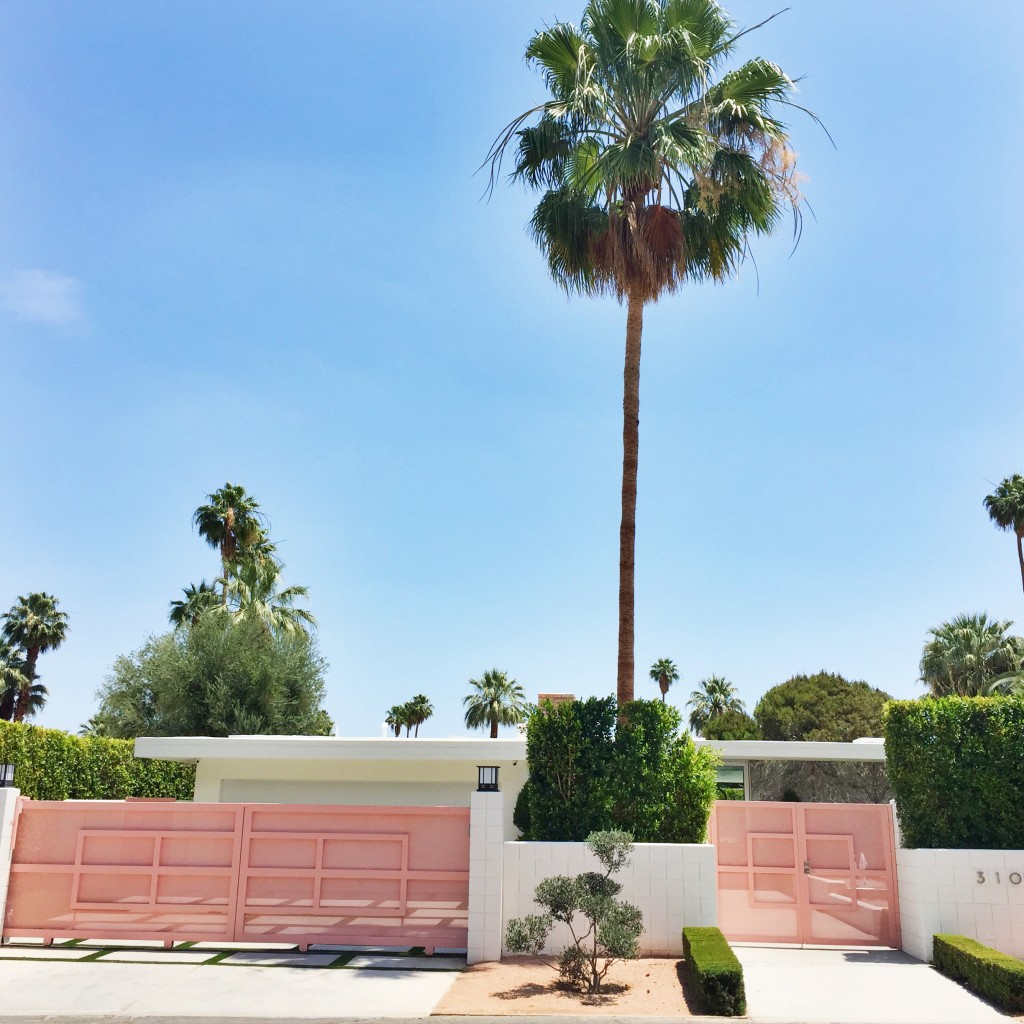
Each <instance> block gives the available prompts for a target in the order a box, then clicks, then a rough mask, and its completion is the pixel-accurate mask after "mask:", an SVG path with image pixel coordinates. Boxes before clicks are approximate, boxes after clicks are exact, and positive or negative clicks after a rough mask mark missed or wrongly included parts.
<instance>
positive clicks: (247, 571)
mask: <svg viewBox="0 0 1024 1024" xmlns="http://www.w3.org/2000/svg"><path fill="white" fill-rule="evenodd" d="M282 569H283V566H282V565H281V564H280V563H279V562H275V561H274V560H273V559H266V560H264V561H260V562H250V561H243V562H240V563H238V565H237V566H236V568H235V572H234V574H233V575H232V577H231V578H230V579H219V580H217V583H218V584H223V585H224V586H225V587H226V589H227V594H228V606H229V608H230V610H231V614H232V615H233V616H234V617H235V618H236V619H255V620H256V621H257V622H259V623H260V624H261V625H262V626H263V628H264V629H265V630H266V631H267V632H268V633H275V634H276V633H294V632H297V631H300V630H301V631H302V632H308V631H309V629H310V628H313V629H315V628H316V624H317V623H316V617H315V616H314V615H313V613H312V612H310V611H308V610H307V609H305V608H296V607H295V602H296V601H297V600H298V599H299V598H307V597H309V588H308V587H285V588H284V589H283V590H279V589H278V586H279V584H280V582H281V570H282Z"/></svg>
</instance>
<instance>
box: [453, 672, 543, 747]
mask: <svg viewBox="0 0 1024 1024" xmlns="http://www.w3.org/2000/svg"><path fill="white" fill-rule="evenodd" d="M469 685H470V686H472V687H473V691H472V692H471V693H469V694H468V695H467V696H465V697H463V699H462V703H463V705H464V707H465V709H466V716H465V718H466V728H467V729H486V728H490V730H491V739H492V740H494V739H497V738H498V726H499V725H519V724H520V723H521V722H523V721H525V720H526V716H527V713H528V705H527V703H526V693H525V692H524V691H523V688H522V687H521V686H520V685H519V684H518V683H517V682H516V681H515V680H514V679H509V677H508V673H507V672H502V671H500V670H499V669H496V668H492V669H491V670H490V671H488V672H485V673H484V674H483V675H482V676H481V677H480V678H479V679H470V681H469Z"/></svg>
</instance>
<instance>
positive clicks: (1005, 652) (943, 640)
mask: <svg viewBox="0 0 1024 1024" xmlns="http://www.w3.org/2000/svg"><path fill="white" fill-rule="evenodd" d="M1012 625H1013V623H1012V622H1011V621H1010V620H1009V619H1005V620H999V619H989V617H988V615H987V614H985V613H984V612H982V613H981V614H980V615H957V616H956V617H955V618H953V619H950V621H949V622H944V623H943V624H942V625H941V626H939V627H937V628H936V629H931V630H929V631H928V633H929V636H930V637H931V639H930V640H929V641H928V642H927V643H926V644H925V645H924V651H923V652H922V655H921V682H923V683H924V684H925V686H927V687H928V690H929V692H930V694H931V696H933V697H946V696H949V695H950V694H956V695H958V696H961V697H979V696H983V695H984V694H987V693H989V692H990V690H991V689H992V687H993V685H995V684H998V683H1001V682H1004V681H1008V680H1012V679H1014V678H1015V677H1019V675H1020V673H1021V669H1022V666H1024V638H1022V637H1019V636H1007V631H1008V630H1009V629H1010V627H1011V626H1012Z"/></svg>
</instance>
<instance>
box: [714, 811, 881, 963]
mask: <svg viewBox="0 0 1024 1024" xmlns="http://www.w3.org/2000/svg"><path fill="white" fill-rule="evenodd" d="M711 834H712V842H713V843H714V844H715V847H716V850H717V855H718V906H719V925H720V927H721V928H722V931H723V932H724V933H725V935H726V937H727V938H729V939H732V940H734V941H737V942H789V943H802V944H805V945H858V946H860V945H864V946H898V945H899V941H900V936H899V902H898V900H897V898H896V881H895V879H896V870H895V867H896V866H895V851H894V838H893V828H892V809H891V808H890V807H889V805H888V804H800V803H768V802H761V801H720V802H718V803H717V804H716V805H715V811H714V815H713V816H712V824H711Z"/></svg>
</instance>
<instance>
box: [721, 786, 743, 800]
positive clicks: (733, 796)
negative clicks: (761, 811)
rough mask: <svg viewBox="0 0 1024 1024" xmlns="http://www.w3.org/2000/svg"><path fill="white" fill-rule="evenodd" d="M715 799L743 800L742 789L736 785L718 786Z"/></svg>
mask: <svg viewBox="0 0 1024 1024" xmlns="http://www.w3.org/2000/svg"><path fill="white" fill-rule="evenodd" d="M715 799H716V800H745V799H746V797H745V796H744V794H743V790H742V789H739V788H738V787H736V786H719V787H718V789H717V790H716V791H715Z"/></svg>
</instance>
